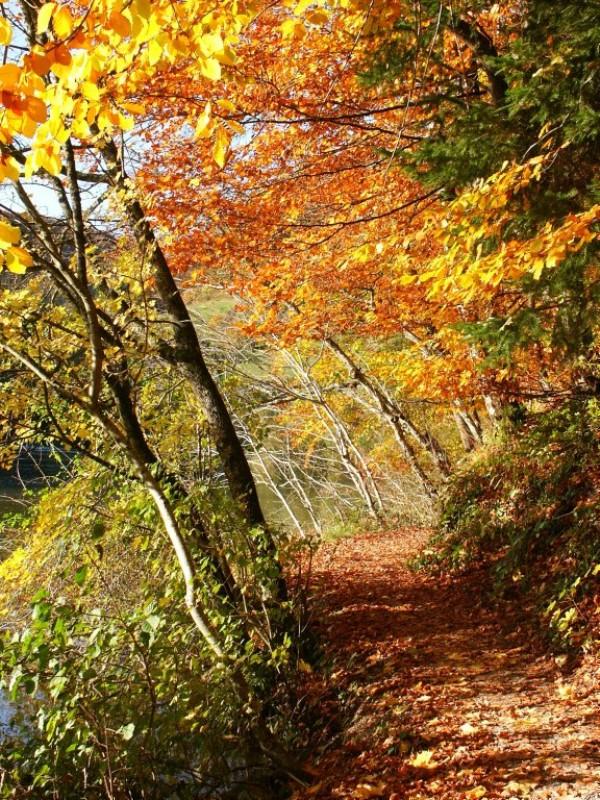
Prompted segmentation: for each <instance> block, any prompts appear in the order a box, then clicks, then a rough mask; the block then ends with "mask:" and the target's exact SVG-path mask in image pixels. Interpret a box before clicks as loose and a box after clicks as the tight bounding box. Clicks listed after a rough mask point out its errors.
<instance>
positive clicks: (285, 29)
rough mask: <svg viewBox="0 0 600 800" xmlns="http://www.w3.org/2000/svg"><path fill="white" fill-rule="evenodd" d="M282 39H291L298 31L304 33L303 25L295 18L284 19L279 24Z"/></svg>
mask: <svg viewBox="0 0 600 800" xmlns="http://www.w3.org/2000/svg"><path fill="white" fill-rule="evenodd" d="M279 30H280V31H281V33H282V34H283V38H284V39H292V38H294V37H295V36H296V34H297V33H298V32H300V31H302V33H304V25H303V24H302V23H301V22H300V21H299V20H297V19H286V20H285V22H282V23H281V25H280V26H279Z"/></svg>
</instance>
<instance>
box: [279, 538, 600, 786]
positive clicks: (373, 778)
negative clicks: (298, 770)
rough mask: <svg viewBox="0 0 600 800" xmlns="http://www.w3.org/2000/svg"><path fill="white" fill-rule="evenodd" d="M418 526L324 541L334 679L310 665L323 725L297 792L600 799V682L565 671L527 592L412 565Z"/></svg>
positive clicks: (321, 559) (318, 584)
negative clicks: (546, 643) (492, 598)
mask: <svg viewBox="0 0 600 800" xmlns="http://www.w3.org/2000/svg"><path fill="white" fill-rule="evenodd" d="M426 539H427V533H426V532H424V531H419V530H414V529H408V530H401V531H395V532H390V533H384V534H381V533H379V534H368V535H364V536H360V537H356V538H352V539H345V540H343V541H341V542H337V543H331V544H327V545H325V546H324V547H323V548H322V549H321V551H320V553H319V554H318V556H317V558H316V562H315V565H314V573H315V576H314V583H315V595H317V596H318V597H319V600H318V606H317V608H316V609H315V615H316V618H317V619H318V620H319V623H318V627H319V628H320V631H321V634H322V636H323V638H324V640H325V648H326V653H325V658H326V660H327V661H328V662H329V664H330V669H329V671H328V677H327V678H325V679H323V678H320V677H319V676H318V675H317V674H316V673H315V674H313V675H310V676H308V677H307V686H306V697H305V701H306V703H307V704H308V705H309V706H310V709H311V713H312V715H313V727H315V728H316V729H317V730H322V731H323V733H322V734H321V736H320V738H319V741H318V742H317V744H316V746H315V750H314V755H313V758H312V760H311V763H310V766H311V768H314V770H315V771H316V773H317V777H316V782H315V784H314V785H313V786H311V787H309V788H308V789H303V790H300V791H297V792H296V793H295V794H294V798H295V800H309V799H310V800H329V799H331V800H334V799H335V800H343V798H357V800H366V799H367V798H385V800H401V799H403V798H407V799H410V800H413V799H414V800H416V799H417V798H422V800H429V798H442V799H444V798H445V799H447V800H459V799H460V800H483V798H488V800H492V798H533V800H554V798H568V799H569V800H571V799H572V800H575V799H576V798H577V799H578V798H589V800H592V799H593V800H600V681H599V674H600V673H599V672H598V671H596V672H595V673H594V670H593V668H592V667H591V665H593V664H594V663H597V660H596V662H594V661H593V660H590V663H589V664H588V665H587V667H586V668H585V669H583V668H580V669H579V671H578V672H572V673H570V674H569V673H563V672H561V667H560V666H559V663H560V659H555V658H553V657H552V656H550V655H548V654H547V653H546V652H544V649H543V647H542V646H541V645H540V643H539V642H538V641H537V640H536V637H535V636H534V635H533V634H532V632H531V629H530V628H528V624H527V619H526V617H525V616H524V614H523V612H522V610H521V609H520V608H519V606H518V604H517V603H516V602H513V603H512V604H511V603H509V602H502V603H500V604H498V605H496V606H495V607H491V606H490V605H488V604H486V603H485V601H484V600H483V599H482V596H481V595H482V592H481V587H482V585H483V580H484V578H483V576H482V575H481V574H477V573H474V574H471V575H469V576H466V577H464V578H459V579H456V578H453V579H445V578H433V577H430V576H424V575H421V574H414V573H412V572H411V571H410V570H408V569H407V567H406V563H407V559H408V558H409V557H410V556H411V555H413V554H414V553H415V552H417V551H418V549H419V547H421V546H422V545H423V544H424V542H425V541H426Z"/></svg>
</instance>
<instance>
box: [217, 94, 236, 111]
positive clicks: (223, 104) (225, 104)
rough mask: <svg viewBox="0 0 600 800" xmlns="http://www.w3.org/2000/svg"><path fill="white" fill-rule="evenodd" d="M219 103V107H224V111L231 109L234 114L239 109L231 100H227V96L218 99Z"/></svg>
mask: <svg viewBox="0 0 600 800" xmlns="http://www.w3.org/2000/svg"><path fill="white" fill-rule="evenodd" d="M217 105H218V106H219V108H222V109H223V111H229V112H230V113H231V114H234V113H235V112H236V111H237V108H236V106H235V104H234V103H232V102H231V100H226V99H225V98H223V99H221V100H217Z"/></svg>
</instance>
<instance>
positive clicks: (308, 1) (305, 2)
mask: <svg viewBox="0 0 600 800" xmlns="http://www.w3.org/2000/svg"><path fill="white" fill-rule="evenodd" d="M314 2H315V0H300V2H299V3H296V6H295V8H294V14H296V16H300V15H301V14H304V12H305V11H306V9H307V8H308V7H309V6H312V5H313V3H314Z"/></svg>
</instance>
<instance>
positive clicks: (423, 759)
mask: <svg viewBox="0 0 600 800" xmlns="http://www.w3.org/2000/svg"><path fill="white" fill-rule="evenodd" d="M408 763H409V764H410V765H411V767H424V768H425V769H433V768H434V767H437V763H436V762H435V761H434V760H433V752H432V751H431V750H421V752H420V753H415V755H414V756H413V757H412V758H410V759H409V761H408Z"/></svg>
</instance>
